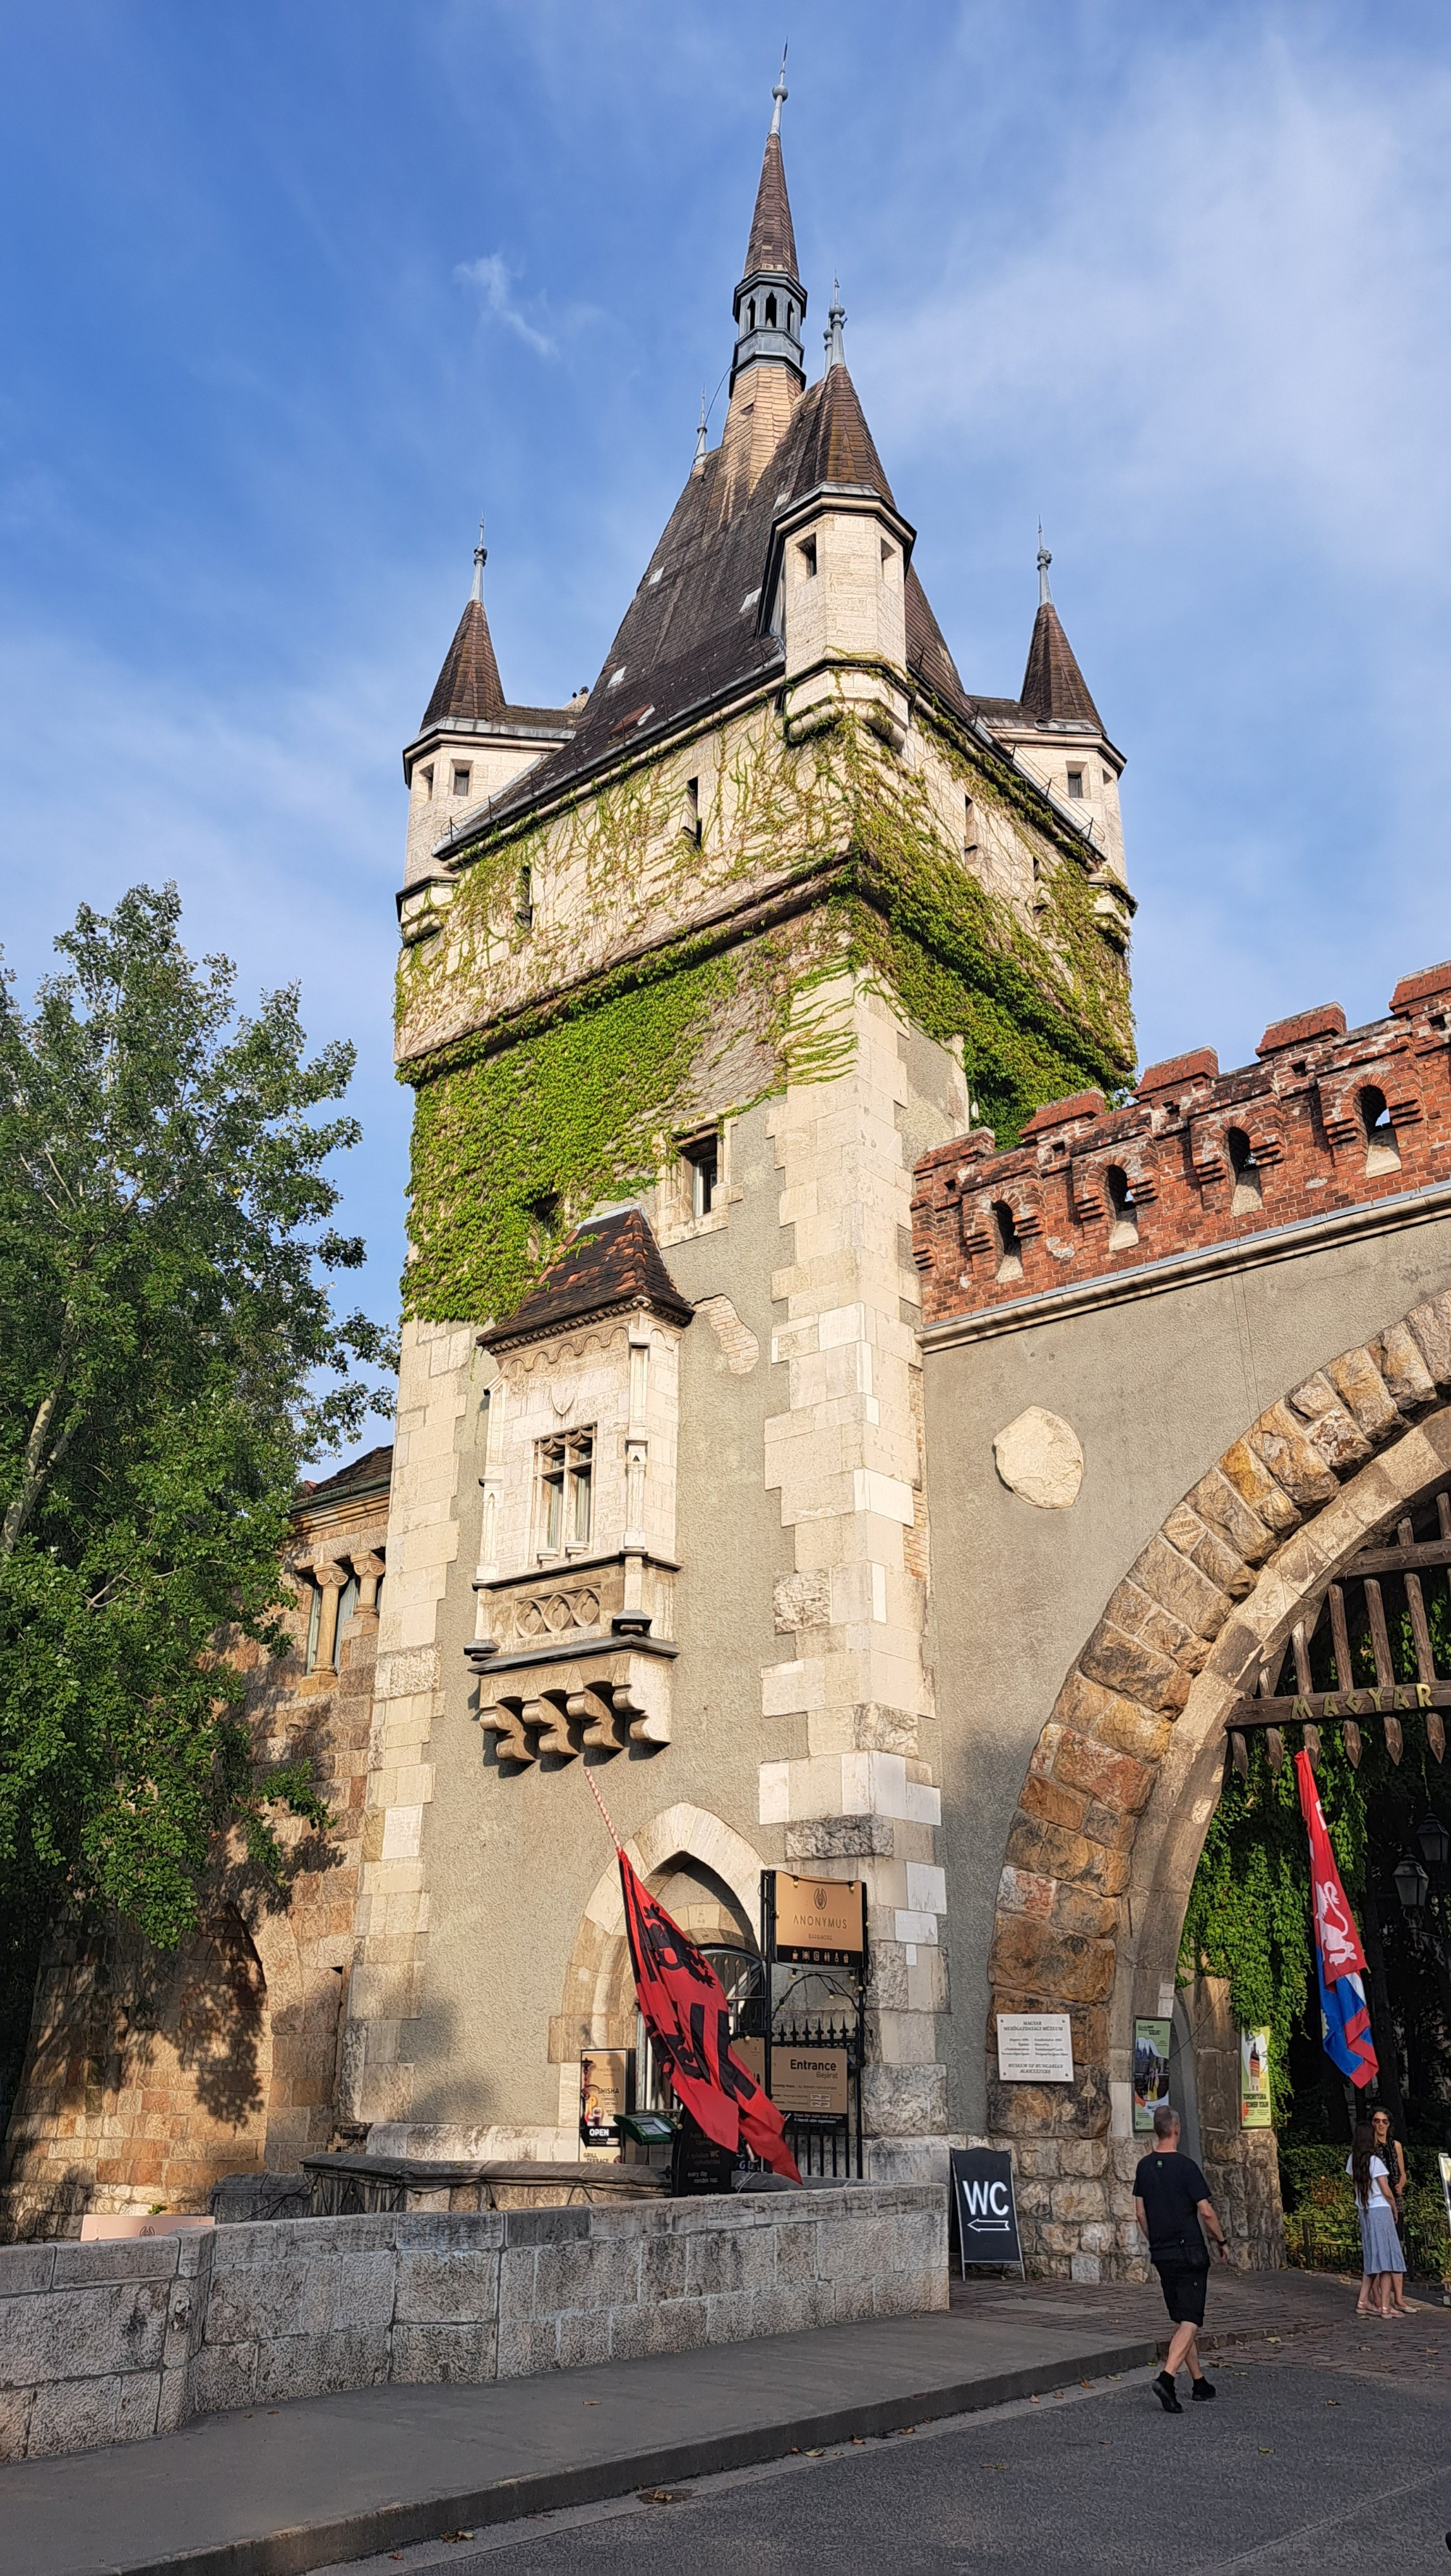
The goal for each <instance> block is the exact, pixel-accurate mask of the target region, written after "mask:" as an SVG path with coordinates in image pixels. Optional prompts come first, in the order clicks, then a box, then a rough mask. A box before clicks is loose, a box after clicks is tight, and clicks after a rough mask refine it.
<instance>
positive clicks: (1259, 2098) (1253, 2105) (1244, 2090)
mask: <svg viewBox="0 0 1451 2576" xmlns="http://www.w3.org/2000/svg"><path fill="white" fill-rule="evenodd" d="M1239 2125H1240V2127H1241V2128H1242V2129H1268V2128H1271V2127H1273V2125H1274V2124H1273V2121H1272V2119H1271V2117H1270V2034H1269V2032H1268V2031H1267V2030H1242V2031H1241V2032H1240V2035H1239Z"/></svg>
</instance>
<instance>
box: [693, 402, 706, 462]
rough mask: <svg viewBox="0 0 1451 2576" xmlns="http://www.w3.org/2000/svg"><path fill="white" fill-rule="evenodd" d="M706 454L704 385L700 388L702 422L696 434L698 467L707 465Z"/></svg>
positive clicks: (696, 460)
mask: <svg viewBox="0 0 1451 2576" xmlns="http://www.w3.org/2000/svg"><path fill="white" fill-rule="evenodd" d="M706 452H707V451H706V444H705V387H704V385H702V386H701V388H700V420H699V423H698V425H697V428H696V432H695V462H696V464H697V465H703V464H704V463H705V459H706Z"/></svg>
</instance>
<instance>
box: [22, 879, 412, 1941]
mask: <svg viewBox="0 0 1451 2576" xmlns="http://www.w3.org/2000/svg"><path fill="white" fill-rule="evenodd" d="M179 920H180V905H179V902H178V898H177V895H176V891H175V888H174V887H167V888H166V889H165V891H163V892H161V893H157V892H155V891H153V890H151V889H149V888H146V887H137V888H135V889H134V890H133V891H132V892H131V893H129V894H127V895H126V896H125V897H124V898H123V899H122V901H121V902H120V903H118V904H117V906H116V909H115V911H114V913H112V915H111V916H110V918H109V919H104V918H102V917H101V916H99V915H98V914H96V913H94V912H92V911H91V910H89V908H87V907H82V909H81V911H80V912H79V913H78V915H77V918H76V922H75V926H74V928H73V929H71V930H69V931H67V932H66V933H65V934H64V935H63V936H62V937H61V938H60V939H58V940H57V942H56V947H57V950H58V952H59V954H60V955H61V957H62V958H63V960H64V961H65V963H64V967H63V969H62V971H60V972H58V973H57V974H56V975H55V976H54V977H52V978H51V979H49V980H48V981H47V982H45V983H44V984H42V986H41V988H40V990H39V992H38V994H37V996H36V1003H35V1008H34V1012H33V1014H32V1015H30V1016H27V1015H26V1014H25V1013H24V1012H23V1011H22V1010H21V1009H20V1008H19V1007H18V1006H17V1004H16V1001H15V998H14V993H13V990H12V989H11V988H10V987H9V986H8V985H6V986H4V987H0V1323H3V1329H0V1895H3V1897H4V1899H5V1901H6V1904H7V1908H8V1910H9V1912H10V1915H11V1920H12V1923H16V1922H19V1923H29V1924H31V1925H34V1924H35V1923H37V1922H40V1921H43V1920H44V1919H45V1918H46V1917H47V1916H48V1915H49V1914H51V1913H52V1912H53V1911H54V1910H55V1908H56V1906H57V1905H58V1904H59V1903H61V1902H67V1901H68V1902H72V1903H76V1904H79V1905H81V1906H83V1907H86V1908H89V1909H93V1910H97V1911H106V1910H111V1909H114V1910H115V1911H116V1912H118V1913H120V1914H121V1915H123V1916H125V1917H127V1918H128V1919H129V1920H130V1921H131V1922H133V1923H134V1924H136V1925H137V1926H139V1928H140V1929H141V1930H142V1931H143V1932H144V1933H145V1934H146V1935H147V1937H148V1938H149V1939H151V1940H152V1941H154V1942H156V1943H158V1944H161V1945H163V1946H170V1945H173V1944H174V1943H176V1942H177V1941H179V1940H180V1939H182V1938H183V1937H184V1936H185V1935H186V1934H187V1932H188V1931H189V1930H190V1929H191V1927H192V1925H193V1924H194V1922H195V1921H196V1918H197V1891H198V1884H199V1881H200V1879H201V1877H202V1873H203V1871H204V1870H205V1868H206V1865H207V1861H208V1856H209V1853H211V1852H213V1851H214V1850H215V1847H216V1838H217V1837H218V1835H219V1834H221V1833H223V1832H224V1831H225V1830H226V1829H228V1828H234V1829H237V1830H239V1831H240V1833H241V1834H242V1836H243V1837H245V1840H246V1843H247V1845H248V1848H249V1850H250V1853H251V1856H252V1859H253V1860H254V1861H255V1862H256V1863H257V1864H258V1865H259V1866H260V1867H261V1868H262V1869H263V1870H264V1871H265V1872H268V1873H270V1874H271V1875H273V1876H274V1877H275V1876H277V1875H278V1873H279V1871H280V1866H281V1849H280V1845H279V1841H278V1837H277V1833H276V1830H275V1825H274V1821H273V1819H274V1817H276V1816H277V1814H278V1810H279V1808H283V1809H291V1810H292V1811H293V1812H294V1813H296V1814H299V1815H302V1816H304V1817H309V1818H311V1819H312V1820H314V1821H315V1822H322V1821H323V1819H324V1816H325V1809H324V1808H323V1806H322V1804H321V1801H320V1800H319V1798H318V1797H317V1795H316V1793H315V1791H314V1790H313V1789H312V1787H311V1785H310V1781H309V1777H308V1775H307V1773H306V1770H305V1769H304V1768H303V1767H300V1766H291V1767H288V1768H285V1769H280V1770H278V1769H274V1770H271V1771H270V1772H269V1771H265V1770H259V1768H258V1767H257V1766H256V1765H255V1764H254V1761H253V1758H252V1748H251V1742H250V1738H249V1735H248V1731H247V1729H246V1727H245V1726H244V1724H243V1723H242V1720H241V1717H240V1715H239V1703H240V1702H241V1700H242V1697H243V1692H244V1687H245V1685H244V1683H243V1680H242V1677H241V1675H240V1674H239V1673H238V1672H237V1670H236V1669H235V1668H234V1667H233V1665H232V1664H231V1663H229V1661H228V1660H227V1656H226V1652H225V1647H226V1644H227V1642H228V1640H229V1639H238V1638H251V1639H254V1640H256V1641H257V1642H258V1643H259V1644H260V1645H261V1646H262V1647H263V1648H264V1649H269V1650H271V1651H272V1652H274V1653H280V1652H281V1651H282V1650H283V1646H284V1642H285V1640H284V1636H283V1632H282V1629H281V1627H280V1624H279V1613H280V1610H281V1609H282V1607H283V1605H284V1603H285V1601H286V1598H287V1594H286V1587H285V1584H284V1581H283V1578H282V1573H281V1557H282V1551H283V1547H284V1544H285V1540H286V1532H287V1512H288V1504H289V1500H290V1498H291V1496H292V1494H293V1492H294V1490H295V1487H296V1483H297V1478H298V1473H299V1470H300V1468H301V1466H302V1465H303V1463H304V1462H305V1461H306V1460H307V1459H309V1458H310V1457H313V1456H315V1455H317V1454H318V1453H319V1451H323V1450H326V1449H329V1448H331V1447H334V1446H336V1445H337V1444H338V1443H339V1442H340V1441H342V1440H343V1439H346V1438H348V1437H350V1436H352V1435H355V1434H356V1433H357V1432H358V1430H359V1429H360V1428H361V1425H362V1421H363V1418H364V1415H365V1413H366V1412H367V1410H368V1409H369V1408H370V1407H372V1408H374V1409H376V1410H379V1411H383V1410H386V1409H388V1399H387V1397H386V1396H385V1395H383V1394H381V1393H380V1392H378V1390H377V1388H376V1384H375V1383H373V1382H370V1381H369V1379H368V1378H367V1377H366V1375H364V1376H360V1375H359V1374H358V1371H357V1364H358V1363H360V1362H361V1363H363V1364H365V1365H366V1364H376V1365H378V1366H383V1367H386V1366H388V1365H389V1363H390V1362H391V1360H392V1358H393V1353H392V1351H391V1349H390V1346H389V1344H388V1341H387V1337H386V1336H385V1335H384V1334H383V1333H382V1332H380V1330H379V1328H378V1327H377V1326H376V1325H373V1324H371V1323H370V1322H369V1321H368V1320H367V1318H366V1317H364V1316H362V1315H350V1316H348V1317H347V1318H346V1319H345V1320H340V1319H339V1318H338V1317H336V1316H335V1315H334V1313H333V1310H332V1306H331V1302H330V1298H329V1293H328V1288H327V1285H326V1282H325V1280H324V1278H323V1277H322V1275H321V1274H322V1273H325V1272H327V1271H330V1270H348V1269H355V1268H356V1267H357V1266H358V1265H359V1264H360V1263H361V1261H362V1259H363V1246H362V1244H361V1243H360V1242H359V1241H357V1240H354V1239H349V1238H345V1237H343V1236H342V1235H340V1234H338V1233H336V1232H335V1231H334V1230H333V1229H332V1227H331V1226H330V1224H329V1219H330V1217H331V1215H332V1212H333V1209H334V1207H335V1206H336V1203H337V1197H338V1193H337V1191H336V1189H335V1188H334V1187H333V1185H332V1183H331V1182H330V1181H329V1180H328V1179H327V1178H326V1177H325V1174H324V1166H325V1164H326V1162H327V1160H328V1157H329V1156H330V1155H332V1154H334V1153H336V1152H337V1151H338V1150H339V1149H340V1148H342V1147H346V1146H351V1145H353V1144H355V1143H356V1142H357V1140H358V1136H359V1132H360V1131H359V1129H358V1127H357V1124H356V1122H355V1121H354V1120H353V1119H351V1118H348V1117H342V1116H336V1115H334V1116H331V1117H324V1118H321V1119H317V1118H314V1117H312V1116H311V1115H310V1114H309V1113H311V1112H312V1111H314V1110H316V1109H317V1108H319V1107H320V1106H321V1105H322V1104H324V1103H327V1102H331V1101H336V1100H337V1099H339V1098H340V1096H341V1094H342V1093H343V1092H344V1090H345V1089H346V1086H347V1083H348V1080H349V1077H350V1075H351V1072H352V1065H353V1050H352V1049H351V1048H350V1047H348V1046H346V1045H342V1044H334V1045H332V1046H328V1047H325V1048H323V1050H322V1051H321V1053H320V1054H318V1055H316V1056H314V1057H312V1058H311V1059H310V1060H309V1059H308V1058H307V1057H306V1054H305V1039H304V1036H303V1032H302V1029H301V1026H300V1024H299V1020H298V995H297V992H296V990H295V989H288V990H285V991H282V992H277V993H272V994H268V995H265V996H264V997H263V1000H262V1003H261V1006H260V1008H259V1009H258V1011H257V1012H256V1014H255V1015H254V1016H252V1017H246V1016H239V1015H238V1013H237V1012H236V1009H235V1007H234V1000H233V991H234V983H235V976H234V970H233V968H232V966H231V964H230V963H229V961H228V960H227V959H226V958H223V957H208V958H205V959H203V960H202V961H201V963H200V964H199V965H198V964H197V963H195V962H194V961H193V960H191V959H190V958H189V957H188V956H187V954H186V952H185V950H184V949H183V947H182V945H181V942H180V938H179V935H178V925H179Z"/></svg>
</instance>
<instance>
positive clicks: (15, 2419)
mask: <svg viewBox="0 0 1451 2576" xmlns="http://www.w3.org/2000/svg"><path fill="white" fill-rule="evenodd" d="M33 2397H34V2391H33V2390H32V2389H29V2388H5V2389H0V2460H23V2459H24V2457H25V2454H26V2450H27V2448H28V2445H29V2435H30V2410H31V2405H32V2402H33Z"/></svg>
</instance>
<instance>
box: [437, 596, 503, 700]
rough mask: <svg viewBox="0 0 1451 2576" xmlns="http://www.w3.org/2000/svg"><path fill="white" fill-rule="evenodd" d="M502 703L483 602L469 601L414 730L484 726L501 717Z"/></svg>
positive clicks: (492, 644)
mask: <svg viewBox="0 0 1451 2576" xmlns="http://www.w3.org/2000/svg"><path fill="white" fill-rule="evenodd" d="M505 703H506V702H505V698H504V684H503V681H502V680H501V679H500V677H499V665H498V663H497V661H496V660H495V658H494V639H493V637H492V636H491V635H490V633H489V621H488V618H487V617H486V615H485V613H484V603H483V601H482V600H481V599H471V600H470V601H469V603H468V606H467V607H466V608H465V610H464V613H463V615H462V617H461V618H460V619H459V622H458V626H457V629H456V631H455V634H454V639H453V642H452V643H451V644H450V646H449V648H448V651H447V653H446V654H445V655H444V659H443V669H442V670H441V671H440V672H439V675H438V679H437V681H436V682H435V684H434V691H433V695H432V697H431V698H430V699H429V701H428V705H427V708H426V709H425V712H424V717H423V722H422V724H421V725H420V726H419V728H418V729H419V732H420V733H427V732H428V731H429V729H430V727H431V726H433V725H448V724H485V723H487V722H488V720H489V718H490V717H491V716H501V715H502V714H503V712H504V707H505Z"/></svg>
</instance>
